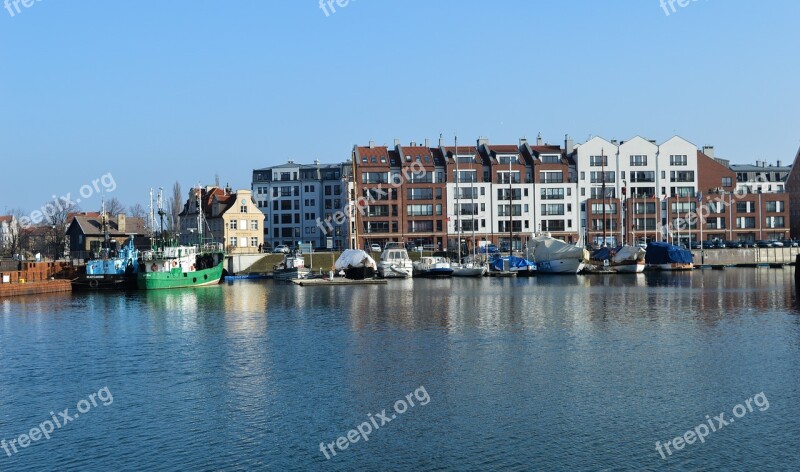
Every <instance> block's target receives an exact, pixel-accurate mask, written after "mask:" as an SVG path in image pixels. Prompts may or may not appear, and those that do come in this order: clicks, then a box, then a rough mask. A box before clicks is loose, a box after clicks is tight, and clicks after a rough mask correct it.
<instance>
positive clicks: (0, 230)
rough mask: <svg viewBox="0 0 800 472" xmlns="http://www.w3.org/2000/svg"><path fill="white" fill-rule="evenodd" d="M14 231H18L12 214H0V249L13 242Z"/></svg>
mask: <svg viewBox="0 0 800 472" xmlns="http://www.w3.org/2000/svg"><path fill="white" fill-rule="evenodd" d="M16 231H18V228H17V219H16V218H15V217H14V215H6V216H0V249H4V248H7V247H8V246H10V245H12V244H13V241H14V234H15V232H16Z"/></svg>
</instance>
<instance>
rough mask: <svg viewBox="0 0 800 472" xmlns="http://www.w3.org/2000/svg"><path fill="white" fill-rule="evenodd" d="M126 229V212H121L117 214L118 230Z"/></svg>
mask: <svg viewBox="0 0 800 472" xmlns="http://www.w3.org/2000/svg"><path fill="white" fill-rule="evenodd" d="M126 230H127V228H126V224H125V213H120V214H119V215H117V231H119V232H120V233H124V232H125V231H126Z"/></svg>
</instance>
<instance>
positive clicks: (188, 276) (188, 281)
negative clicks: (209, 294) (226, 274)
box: [137, 262, 224, 290]
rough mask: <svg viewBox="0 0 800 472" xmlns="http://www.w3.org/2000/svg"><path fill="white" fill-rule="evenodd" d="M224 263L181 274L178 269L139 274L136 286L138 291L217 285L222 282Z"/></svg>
mask: <svg viewBox="0 0 800 472" xmlns="http://www.w3.org/2000/svg"><path fill="white" fill-rule="evenodd" d="M223 265H224V262H220V263H219V264H217V265H216V266H214V267H211V268H209V269H203V270H196V271H189V272H183V271H182V270H181V268H180V267H178V268H175V269H172V270H171V271H169V272H147V273H144V274H139V276H138V278H137V286H138V288H139V289H140V290H163V289H171V288H194V287H205V286H209V285H218V284H219V283H220V281H221V280H222V272H223V271H222V269H223Z"/></svg>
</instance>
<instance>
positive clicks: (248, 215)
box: [180, 186, 265, 254]
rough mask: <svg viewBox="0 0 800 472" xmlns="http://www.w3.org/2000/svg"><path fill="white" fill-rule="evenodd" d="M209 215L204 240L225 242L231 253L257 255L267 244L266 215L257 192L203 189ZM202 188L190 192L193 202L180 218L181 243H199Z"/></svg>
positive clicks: (203, 198)
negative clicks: (198, 205)
mask: <svg viewBox="0 0 800 472" xmlns="http://www.w3.org/2000/svg"><path fill="white" fill-rule="evenodd" d="M200 192H201V194H202V195H201V197H202V198H201V199H200V201H202V202H203V214H204V215H205V227H204V228H203V234H204V236H203V241H204V242H212V241H213V242H216V243H222V244H223V245H224V247H225V251H226V252H227V253H228V254H253V253H257V252H258V251H259V248H261V247H262V245H263V243H264V219H265V216H264V213H262V212H261V210H259V209H258V206H257V205H256V202H255V200H253V192H252V191H250V190H238V191H236V192H232V191H231V189H230V188H229V187H228V188H224V189H222V188H219V187H215V186H209V187H205V188H202V189H200ZM197 197H198V189H196V188H195V189H192V190H191V191H190V192H189V200H188V201H187V202H186V205H184V209H183V212H181V215H180V221H181V243H183V244H192V243H195V244H196V243H197V210H198V208H197V201H198V199H197Z"/></svg>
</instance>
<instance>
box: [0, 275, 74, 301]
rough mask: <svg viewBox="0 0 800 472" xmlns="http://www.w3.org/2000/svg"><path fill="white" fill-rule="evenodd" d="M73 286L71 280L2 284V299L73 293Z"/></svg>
mask: <svg viewBox="0 0 800 472" xmlns="http://www.w3.org/2000/svg"><path fill="white" fill-rule="evenodd" d="M71 291H72V284H71V283H70V281H69V280H63V279H60V280H45V281H42V282H25V283H21V284H19V283H17V284H0V298H6V297H17V296H21V295H39V294H42V293H62V292H71Z"/></svg>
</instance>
